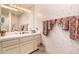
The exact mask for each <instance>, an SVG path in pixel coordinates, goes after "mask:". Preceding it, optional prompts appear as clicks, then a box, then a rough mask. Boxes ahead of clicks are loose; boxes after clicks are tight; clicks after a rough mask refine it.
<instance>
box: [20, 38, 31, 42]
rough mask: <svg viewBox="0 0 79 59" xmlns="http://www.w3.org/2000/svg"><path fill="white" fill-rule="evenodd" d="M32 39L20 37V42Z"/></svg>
mask: <svg viewBox="0 0 79 59" xmlns="http://www.w3.org/2000/svg"><path fill="white" fill-rule="evenodd" d="M30 40H32V37H24V38H21V39H20V42H26V41H30Z"/></svg>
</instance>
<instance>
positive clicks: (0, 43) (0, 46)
mask: <svg viewBox="0 0 79 59" xmlns="http://www.w3.org/2000/svg"><path fill="white" fill-rule="evenodd" d="M1 49H2V47H1V43H0V54H1V52H2V50H1Z"/></svg>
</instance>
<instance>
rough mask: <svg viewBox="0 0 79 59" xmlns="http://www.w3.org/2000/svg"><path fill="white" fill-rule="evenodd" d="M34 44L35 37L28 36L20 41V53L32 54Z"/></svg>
mask: <svg viewBox="0 0 79 59" xmlns="http://www.w3.org/2000/svg"><path fill="white" fill-rule="evenodd" d="M33 46H34V42H33V37H32V36H28V37H24V38H21V39H20V53H31V52H32V51H34V50H33V49H34V48H33Z"/></svg>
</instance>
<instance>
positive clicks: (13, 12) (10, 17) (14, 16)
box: [0, 4, 35, 32]
mask: <svg viewBox="0 0 79 59" xmlns="http://www.w3.org/2000/svg"><path fill="white" fill-rule="evenodd" d="M18 6H20V7H18V8H16V6H15V5H10V4H3V5H0V30H5V31H7V32H13V31H20V30H21V28H22V27H21V26H25V29H27V27H28V28H29V30H30V29H31V28H32V27H34V26H35V25H34V23H35V20H34V19H35V8H33V7H34V6H33V5H27V4H24V5H18ZM22 6H23V7H24V8H25V9H23V8H21V7H22ZM27 25H28V26H27Z"/></svg>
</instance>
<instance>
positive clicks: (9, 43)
mask: <svg viewBox="0 0 79 59" xmlns="http://www.w3.org/2000/svg"><path fill="white" fill-rule="evenodd" d="M18 42H19V41H18V39H13V40H7V41H3V42H2V47H3V48H4V47H8V46H12V45H16V44H18Z"/></svg>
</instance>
